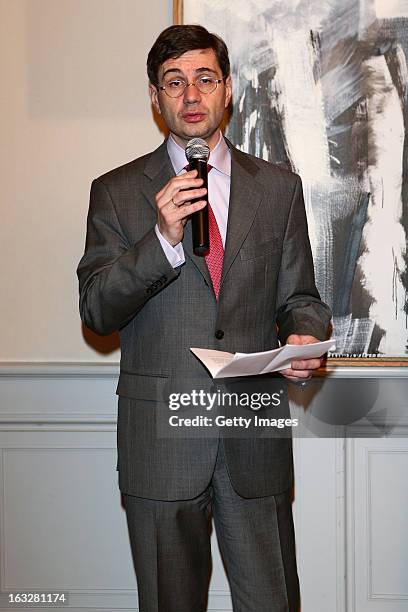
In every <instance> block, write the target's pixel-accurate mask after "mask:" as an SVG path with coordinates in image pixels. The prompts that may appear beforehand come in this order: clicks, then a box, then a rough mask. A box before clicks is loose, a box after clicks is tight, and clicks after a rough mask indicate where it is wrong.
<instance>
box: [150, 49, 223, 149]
mask: <svg viewBox="0 0 408 612" xmlns="http://www.w3.org/2000/svg"><path fill="white" fill-rule="evenodd" d="M158 76H159V85H160V86H162V85H164V83H165V81H168V80H169V79H174V78H178V79H182V80H183V81H185V82H186V83H192V82H193V81H195V79H196V78H197V77H198V76H209V77H212V78H215V79H221V78H222V77H223V76H224V75H223V74H221V68H220V66H219V64H218V60H217V57H216V55H215V53H214V51H213V49H195V50H194V51H187V52H186V53H183V55H180V57H178V58H176V59H168V60H166V61H165V62H164V63H163V64H162V65H161V67H160V70H159V75H158ZM149 91H150V98H151V100H152V103H153V105H154V107H155V109H156V110H157V112H158V113H159V114H160V115H162V117H163V119H164V121H165V122H166V125H167V127H168V128H169V130H170V132H171V133H172V135H173V137H174V139H175V140H176V142H177V143H178V144H179V145H180V146H182V147H183V148H184V147H185V146H186V144H187V142H188V141H189V140H190V138H194V137H198V138H204V140H206V141H207V143H208V146H209V147H210V149H213V148H214V146H215V145H216V144H217V142H218V130H219V127H220V125H221V122H222V119H223V116H224V112H225V109H226V108H227V106H228V104H229V101H230V99H231V77H230V76H229V77H227V79H226V80H225V81H222V82H221V83H219V84H218V87H217V89H216V90H215V91H213V92H212V93H209V94H203V93H201V92H200V91H199V90H198V89H197V87H195V86H194V85H190V86H189V87H186V89H185V90H184V93H183V94H182V95H181V96H180V97H179V98H170V97H169V96H168V95H167V94H166V93H165V92H164V91H162V90H158V89H157V88H156V87H155V86H154V85H151V84H150V86H149Z"/></svg>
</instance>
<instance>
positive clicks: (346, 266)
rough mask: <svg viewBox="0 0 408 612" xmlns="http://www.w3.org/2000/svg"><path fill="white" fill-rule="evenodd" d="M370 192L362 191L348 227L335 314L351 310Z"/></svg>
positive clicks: (335, 300) (344, 313)
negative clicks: (351, 299) (352, 292)
mask: <svg viewBox="0 0 408 612" xmlns="http://www.w3.org/2000/svg"><path fill="white" fill-rule="evenodd" d="M369 201H370V194H369V193H362V194H361V195H360V201H359V204H358V208H357V210H356V212H355V213H354V215H353V217H352V220H351V225H349V227H348V238H347V240H346V242H345V247H344V257H343V261H342V267H341V268H340V269H339V268H338V270H339V291H337V292H336V294H335V298H334V301H333V315H335V316H344V315H347V314H349V312H350V298H351V291H352V287H353V280H354V277H355V271H356V265H357V258H358V256H359V251H360V243H361V236H362V233H363V229H364V225H365V223H366V221H367V210H368V203H369Z"/></svg>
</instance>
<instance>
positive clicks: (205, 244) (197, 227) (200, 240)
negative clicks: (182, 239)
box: [190, 158, 210, 257]
mask: <svg viewBox="0 0 408 612" xmlns="http://www.w3.org/2000/svg"><path fill="white" fill-rule="evenodd" d="M190 169H191V170H197V172H198V175H197V178H200V179H203V185H202V186H203V187H205V189H207V190H208V171H207V160H206V159H200V158H195V159H192V160H191V161H190ZM199 199H202V198H197V199H196V200H193V202H198V200H199ZM207 202H208V191H207ZM191 230H192V234H193V251H194V254H195V255H199V256H201V257H203V256H204V255H206V254H207V253H208V251H209V250H210V234H209V229H208V204H207V206H206V207H205V208H202V209H201V210H197V211H196V212H195V213H193V214H192V215H191Z"/></svg>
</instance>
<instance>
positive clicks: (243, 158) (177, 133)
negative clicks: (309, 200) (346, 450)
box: [78, 26, 330, 612]
mask: <svg viewBox="0 0 408 612" xmlns="http://www.w3.org/2000/svg"><path fill="white" fill-rule="evenodd" d="M147 66H148V75H149V80H150V85H149V90H150V96H151V101H152V104H153V106H154V108H155V109H156V111H157V112H158V113H159V114H161V116H162V117H163V119H164V121H165V123H166V125H167V127H168V129H169V132H170V135H169V138H168V139H167V140H166V141H165V142H164V143H163V144H162V145H161V146H160V147H159V148H158V149H156V150H155V151H153V152H152V153H148V154H147V155H145V156H143V157H141V158H139V159H136V160H134V161H132V162H130V163H128V164H126V165H125V166H122V167H120V168H117V169H115V170H112V171H111V172H108V173H107V174H105V175H103V176H101V177H100V178H98V179H96V180H95V181H94V182H93V184H92V189H91V200H90V210H89V215H88V231H87V240H86V249H85V254H84V256H83V258H82V260H81V262H80V264H79V268H78V276H79V282H80V311H81V317H82V319H83V321H84V323H85V324H86V325H87V326H88V327H90V328H91V329H93V330H94V331H95V332H96V333H99V334H109V333H111V332H113V331H115V330H119V333H120V341H121V349H122V353H121V368H120V379H119V384H118V390H117V393H118V395H119V409H118V432H117V438H118V470H119V486H120V489H121V491H122V493H123V496H124V502H125V508H126V514H127V520H128V527H129V534H130V540H131V546H132V553H133V558H134V563H135V568H136V575H137V581H138V594H139V606H140V607H139V609H140V610H141V611H142V612H157V611H160V612H204V610H205V609H206V599H207V591H208V584H209V577H210V571H211V554H210V523H211V517H212V516H213V518H214V524H215V528H216V532H217V537H218V542H219V546H220V550H221V552H222V555H223V559H224V562H225V566H226V571H227V575H228V579H229V582H230V587H231V594H232V600H233V606H234V611H235V612H278V611H290V612H295V611H296V610H298V608H299V589H298V578H297V570H296V561H295V548H294V535H293V522H292V514H291V500H290V489H291V485H292V449H291V439H290V437H288V436H286V437H274V438H271V437H262V436H258V437H254V436H248V437H246V436H244V435H237V436H236V437H231V438H226V439H222V438H221V437H220V436H219V435H218V434H217V435H211V436H208V435H205V433H204V431H203V435H201V436H195V437H188V436H185V437H176V436H171V434H169V435H163V434H160V433H159V429H160V424H161V423H163V416H164V420H166V418H168V409H169V406H168V404H167V405H166V403H165V402H166V398H168V397H169V395H170V394H172V393H174V392H176V391H179V390H180V389H181V388H182V389H183V390H185V389H186V388H187V386H188V388H189V389H190V390H195V391H198V390H200V389H201V390H204V389H205V390H207V391H208V390H211V389H212V388H213V387H212V386H211V385H212V381H211V379H210V377H209V375H208V374H207V372H206V370H205V369H204V368H203V366H202V365H201V364H200V363H199V361H198V360H197V359H196V358H195V357H194V355H193V354H192V353H191V352H190V347H205V348H213V349H218V350H222V351H229V352H236V351H240V352H255V351H264V350H268V349H272V348H276V347H277V346H278V342H279V341H280V342H281V343H282V344H284V343H298V344H306V343H311V342H316V340H317V339H321V340H323V339H325V338H326V334H327V328H328V324H329V320H330V311H329V309H328V307H327V306H326V305H325V304H323V303H322V302H321V300H320V297H319V294H318V292H317V290H316V287H315V283H314V274H313V262H312V256H311V251H310V245H309V239H308V233H307V222H306V215H305V209H304V204H303V196H302V187H301V182H300V179H299V177H298V176H296V175H295V174H293V173H291V172H289V171H286V170H282V169H280V168H278V167H276V166H274V165H273V164H270V163H267V162H265V161H263V160H260V159H257V158H255V157H252V156H250V155H247V154H244V153H242V152H240V151H238V150H237V149H235V148H234V147H233V146H232V144H231V143H229V142H228V141H227V140H226V139H224V137H223V136H222V134H221V131H220V125H221V123H222V120H223V118H224V112H225V110H226V108H227V107H228V105H229V102H230V99H231V77H230V66H229V59H228V51H227V48H226V46H225V44H224V42H223V41H222V40H221V39H220V38H219V37H217V36H216V35H214V34H210V33H209V32H207V30H205V29H204V28H202V27H200V26H172V27H170V28H167V29H166V30H165V31H164V32H162V33H161V34H160V36H159V38H158V39H157V41H156V42H155V44H154V45H153V47H152V49H151V51H150V53H149V56H148V62H147ZM193 137H200V138H203V139H205V140H206V142H207V143H208V146H209V148H210V158H209V164H210V166H211V172H209V175H208V193H209V200H210V205H211V206H210V208H209V214H210V239H211V246H210V252H209V253H208V254H207V255H206V257H199V256H196V255H194V253H193V249H192V237H191V223H190V216H191V214H192V213H193V212H195V211H198V210H199V209H201V208H203V207H204V206H206V193H207V192H206V190H205V189H204V188H203V187H202V181H201V179H198V178H197V173H196V171H186V168H185V166H186V164H187V161H186V157H185V151H184V149H185V146H186V144H187V142H188V141H189V140H190V139H191V138H193ZM192 200H194V202H193V203H192ZM211 215H212V220H211ZM214 219H215V222H214ZM319 365H320V360H318V359H312V360H305V361H300V362H293V363H292V367H291V368H290V369H288V370H285V371H284V372H282V374H283V376H285V377H286V378H288V379H289V380H294V381H299V380H307V379H308V378H309V377H310V376H311V374H312V372H313V370H314V369H316V368H317V367H319ZM254 380H255V383H254V382H253V384H255V385H257V384H259V385H261V382H262V385H263V384H265V377H262V378H261V379H253V381H254ZM255 388H256V387H255ZM166 411H167V412H166Z"/></svg>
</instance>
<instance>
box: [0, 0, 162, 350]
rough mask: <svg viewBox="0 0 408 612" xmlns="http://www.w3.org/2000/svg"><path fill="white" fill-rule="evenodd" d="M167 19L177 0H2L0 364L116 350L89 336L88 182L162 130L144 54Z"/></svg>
mask: <svg viewBox="0 0 408 612" xmlns="http://www.w3.org/2000/svg"><path fill="white" fill-rule="evenodd" d="M171 22H172V1H171V0H149V2H144V1H142V0H0V74H1V86H0V92H1V93H0V133H1V147H0V168H1V171H0V172H1V175H0V178H1V200H0V207H1V223H0V245H1V247H0V248H1V257H0V278H1V283H0V304H1V312H2V316H1V331H0V362H1V361H28V362H32V361H51V362H54V361H58V362H59V361H68V362H70V361H76V362H78V361H95V362H100V361H106V360H108V361H116V360H117V359H118V352H117V351H115V352H109V350H110V347H112V346H114V345H115V343H114V342H111V343H110V344H109V343H108V344H107V345H106V344H103V343H102V344H101V343H100V341H97V340H96V339H92V338H90V341H86V340H85V339H84V338H83V334H82V329H81V322H80V319H79V315H78V287H77V279H76V274H75V270H76V266H77V264H78V261H79V259H80V257H81V255H82V252H83V246H84V238H85V221H86V212H87V207H88V197H89V187H90V182H91V180H92V179H93V178H94V177H96V176H98V175H99V174H101V173H103V172H105V171H107V170H109V169H111V168H113V167H115V166H118V165H120V164H122V163H125V162H127V161H129V160H130V159H133V158H134V157H137V156H138V155H140V154H142V153H145V152H147V151H148V150H151V149H153V148H154V147H156V146H157V145H158V144H159V143H160V142H161V140H162V135H161V133H160V132H159V130H158V128H157V127H156V125H155V124H154V122H153V119H152V114H151V109H150V103H149V99H148V95H147V77H146V69H145V64H146V55H147V52H148V50H149V49H150V47H151V45H152V44H153V42H154V40H155V38H156V37H157V35H158V34H159V33H160V31H161V30H162V29H164V28H165V27H167V26H168V25H170V24H171ZM98 342H99V346H100V348H101V350H102V351H108V352H105V353H103V352H101V351H99V350H95V348H93V347H95V346H98Z"/></svg>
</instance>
